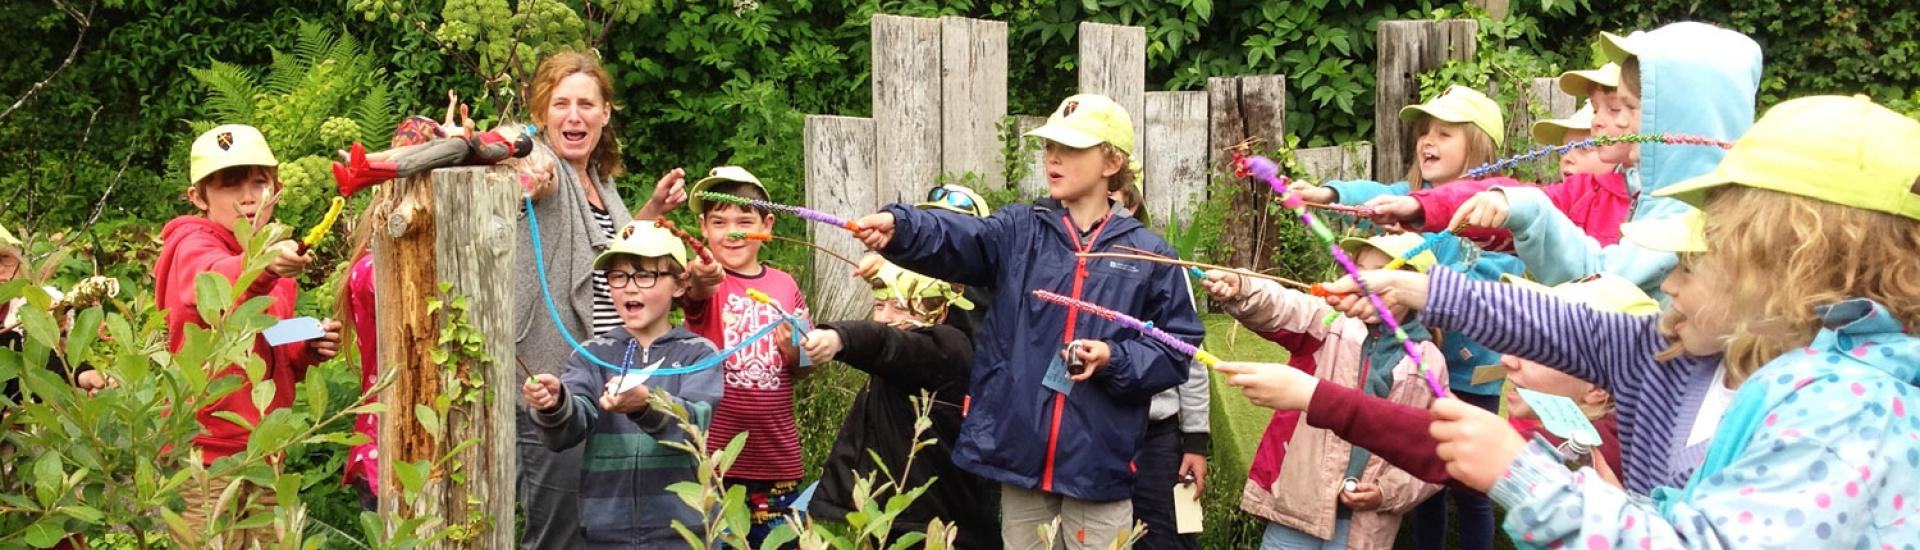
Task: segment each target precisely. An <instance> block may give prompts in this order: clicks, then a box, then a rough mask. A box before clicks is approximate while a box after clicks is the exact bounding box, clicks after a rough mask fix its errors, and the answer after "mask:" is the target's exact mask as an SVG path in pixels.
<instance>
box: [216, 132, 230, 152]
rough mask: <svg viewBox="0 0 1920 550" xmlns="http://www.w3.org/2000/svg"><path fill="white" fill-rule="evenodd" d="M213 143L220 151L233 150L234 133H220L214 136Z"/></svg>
mask: <svg viewBox="0 0 1920 550" xmlns="http://www.w3.org/2000/svg"><path fill="white" fill-rule="evenodd" d="M213 142H214V143H215V144H216V145H219V146H220V150H222V151H225V150H228V149H232V148H233V132H220V135H218V136H214V138H213Z"/></svg>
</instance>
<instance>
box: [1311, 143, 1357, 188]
mask: <svg viewBox="0 0 1920 550" xmlns="http://www.w3.org/2000/svg"><path fill="white" fill-rule="evenodd" d="M1293 157H1294V158H1295V159H1298V160H1299V161H1300V169H1301V170H1302V171H1305V172H1306V173H1307V177H1308V178H1310V179H1312V180H1313V181H1317V182H1318V181H1327V180H1348V179H1358V178H1364V177H1367V174H1372V173H1373V144H1372V143H1368V142H1365V141H1362V142H1358V143H1349V144H1345V145H1335V146H1332V147H1314V148H1311V149H1297V150H1295V151H1294V152H1293Z"/></svg>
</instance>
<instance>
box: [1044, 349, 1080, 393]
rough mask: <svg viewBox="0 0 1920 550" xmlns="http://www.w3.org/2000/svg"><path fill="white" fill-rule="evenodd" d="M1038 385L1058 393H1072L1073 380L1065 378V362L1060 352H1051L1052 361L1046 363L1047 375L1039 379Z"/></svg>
mask: <svg viewBox="0 0 1920 550" xmlns="http://www.w3.org/2000/svg"><path fill="white" fill-rule="evenodd" d="M1040 385H1042V386H1046V387H1047V389H1049V390H1053V391H1056V392H1060V395H1073V380H1071V379H1068V378H1067V362H1066V361H1065V360H1062V359H1061V358H1060V354H1058V353H1055V354H1053V362H1051V363H1048V364H1047V376H1046V378H1042V379H1041V380H1040Z"/></svg>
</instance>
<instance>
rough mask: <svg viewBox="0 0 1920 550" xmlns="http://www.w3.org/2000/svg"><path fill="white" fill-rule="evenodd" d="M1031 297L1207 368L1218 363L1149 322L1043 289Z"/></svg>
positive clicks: (1201, 351) (1216, 360) (1035, 290)
mask: <svg viewBox="0 0 1920 550" xmlns="http://www.w3.org/2000/svg"><path fill="white" fill-rule="evenodd" d="M1033 297H1035V298H1039V299H1040V300H1041V301H1044V302H1048V303H1051V304H1055V305H1060V306H1065V307H1068V308H1077V309H1080V310H1083V311H1086V312H1087V313H1091V314H1093V316H1094V317H1099V318H1101V319H1106V320H1108V321H1113V322H1115V323H1118V324H1119V325H1120V326H1123V327H1127V328H1130V329H1133V330H1137V331H1140V333H1141V334H1145V335H1147V337H1148V338H1152V339H1154V340H1159V341H1160V343H1162V344H1166V345H1167V347H1170V348H1173V349H1174V350H1175V351H1179V352H1180V353H1185V354H1187V355H1191V356H1193V358H1194V360H1197V361H1199V362H1201V363H1202V364H1205V365H1206V366H1207V367H1209V368H1211V367H1213V366H1214V365H1216V364H1219V363H1220V358H1219V357H1215V356H1214V355H1213V354H1211V353H1207V350H1203V349H1200V348H1198V347H1194V345H1193V344H1188V343H1186V342H1182V341H1180V339H1179V338H1174V337H1173V335H1172V334H1167V331H1164V330H1160V329H1158V328H1154V326H1153V323H1152V322H1150V321H1141V320H1139V319H1135V318H1133V317H1132V316H1130V315H1127V314H1125V313H1121V312H1118V311H1114V310H1111V309H1107V308H1106V307H1102V306H1100V305H1098V304H1094V303H1092V302H1088V301H1084V300H1076V299H1073V298H1068V297H1066V296H1061V295H1059V294H1055V293H1053V292H1050V291H1047V290H1043V289H1034V291H1033Z"/></svg>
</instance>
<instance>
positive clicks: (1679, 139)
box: [1464, 134, 1733, 180]
mask: <svg viewBox="0 0 1920 550" xmlns="http://www.w3.org/2000/svg"><path fill="white" fill-rule="evenodd" d="M1620 143H1665V144H1668V145H1703V146H1712V147H1719V148H1721V149H1732V148H1733V142H1731V141H1726V140H1719V139H1714V138H1710V137H1702V136H1689V135H1682V134H1630V135H1624V136H1594V137H1591V138H1587V139H1583V140H1580V141H1575V142H1570V143H1566V144H1562V145H1548V146H1545V147H1541V148H1539V149H1534V150H1532V151H1528V152H1525V153H1521V154H1518V155H1514V156H1512V157H1509V158H1506V159H1502V160H1496V161H1493V162H1489V163H1486V164H1482V165H1480V166H1477V167H1474V168H1473V169H1472V170H1468V171H1467V173H1466V175H1465V176H1464V177H1465V178H1466V179H1474V180H1477V179H1481V178H1485V177H1487V176H1491V175H1494V174H1498V173H1500V172H1505V171H1507V170H1511V169H1513V167H1515V166H1519V165H1520V164H1521V163H1524V162H1532V161H1534V160H1537V159H1540V158H1542V157H1545V156H1547V155H1548V154H1549V153H1551V154H1560V155H1564V154H1567V151H1572V150H1574V149H1586V148H1590V147H1601V146H1606V145H1615V144H1620Z"/></svg>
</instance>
